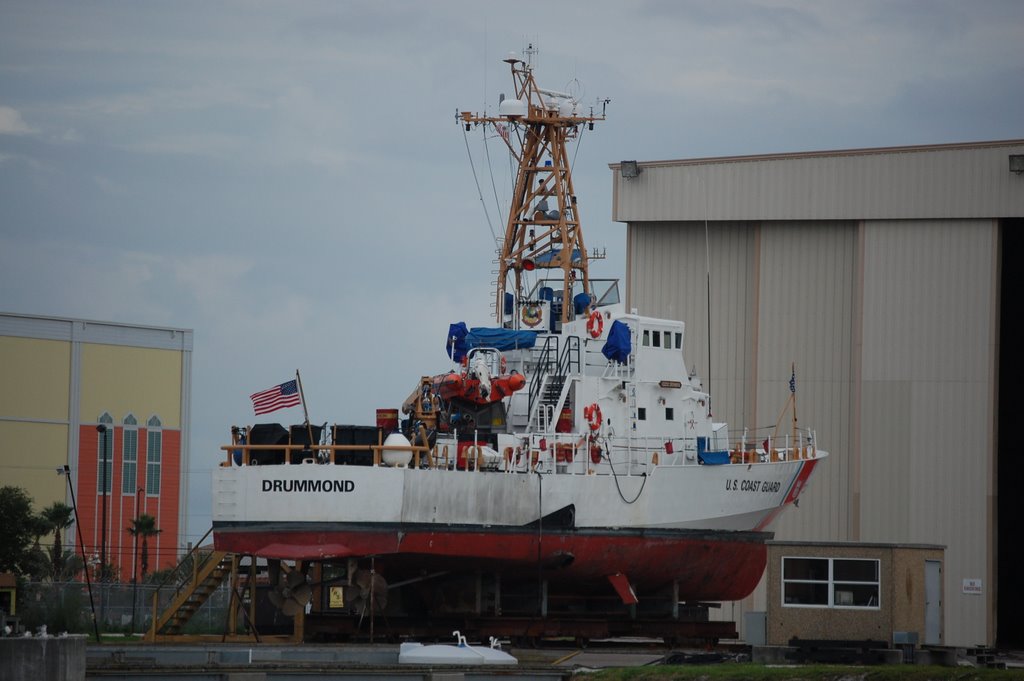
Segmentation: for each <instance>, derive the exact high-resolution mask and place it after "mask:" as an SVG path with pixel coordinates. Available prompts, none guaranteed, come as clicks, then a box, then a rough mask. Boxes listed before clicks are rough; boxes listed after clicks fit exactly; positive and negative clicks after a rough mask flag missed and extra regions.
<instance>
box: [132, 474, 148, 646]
mask: <svg viewBox="0 0 1024 681" xmlns="http://www.w3.org/2000/svg"><path fill="white" fill-rule="evenodd" d="M145 491H146V490H144V489H142V488H141V487H140V488H138V489H137V490H135V549H134V557H133V558H132V630H131V633H132V634H134V633H135V599H136V597H137V595H138V593H139V495H140V494H142V493H143V492H145Z"/></svg>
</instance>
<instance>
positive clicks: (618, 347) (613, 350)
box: [601, 319, 633, 364]
mask: <svg viewBox="0 0 1024 681" xmlns="http://www.w3.org/2000/svg"><path fill="white" fill-rule="evenodd" d="M632 351H633V343H632V341H631V340H630V333H629V326H628V325H627V324H626V323H625V322H622V321H619V320H618V319H616V320H615V321H614V322H612V328H610V329H608V340H607V341H605V344H604V347H603V348H601V354H602V355H604V356H605V357H607V358H608V359H610V360H612V361H614V362H618V363H619V364H625V363H626V361H627V360H628V359H629V353H631V352H632Z"/></svg>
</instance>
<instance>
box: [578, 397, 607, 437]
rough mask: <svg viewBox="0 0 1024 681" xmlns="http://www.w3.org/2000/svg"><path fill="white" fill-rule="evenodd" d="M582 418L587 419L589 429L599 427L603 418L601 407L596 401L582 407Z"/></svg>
mask: <svg viewBox="0 0 1024 681" xmlns="http://www.w3.org/2000/svg"><path fill="white" fill-rule="evenodd" d="M583 418H585V419H586V420H587V423H588V424H589V425H590V429H591V430H597V429H598V428H600V427H601V421H602V420H604V419H603V417H602V416H601V407H600V406H599V405H598V404H597V402H595V403H594V404H591V405H588V406H586V407H583Z"/></svg>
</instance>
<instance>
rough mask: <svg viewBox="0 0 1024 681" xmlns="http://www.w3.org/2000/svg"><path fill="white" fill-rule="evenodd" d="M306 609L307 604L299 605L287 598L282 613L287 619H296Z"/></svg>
mask: <svg viewBox="0 0 1024 681" xmlns="http://www.w3.org/2000/svg"><path fill="white" fill-rule="evenodd" d="M304 607H305V604H303V603H299V602H298V601H296V600H295V599H294V598H286V599H285V601H284V605H283V606H281V612H283V613H284V614H285V615H286V616H287V617H295V616H296V615H298V614H299V613H300V612H302V610H303V608H304Z"/></svg>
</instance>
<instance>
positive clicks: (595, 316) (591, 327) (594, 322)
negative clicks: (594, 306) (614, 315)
mask: <svg viewBox="0 0 1024 681" xmlns="http://www.w3.org/2000/svg"><path fill="white" fill-rule="evenodd" d="M603 331H604V315H603V314H601V313H600V312H598V311H597V310H594V311H593V312H591V313H590V317H588V318H587V333H589V334H590V337H591V338H599V337H600V336H601V333H602V332H603Z"/></svg>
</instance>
